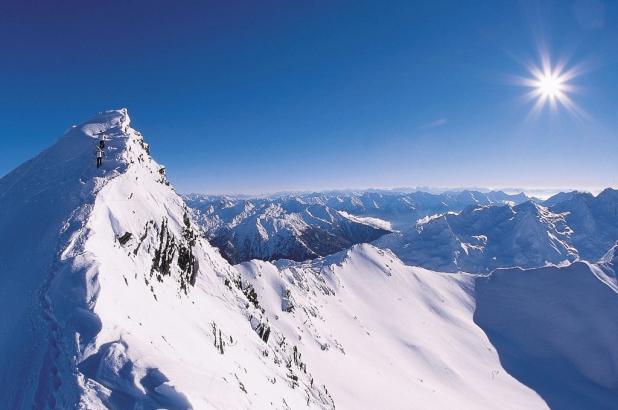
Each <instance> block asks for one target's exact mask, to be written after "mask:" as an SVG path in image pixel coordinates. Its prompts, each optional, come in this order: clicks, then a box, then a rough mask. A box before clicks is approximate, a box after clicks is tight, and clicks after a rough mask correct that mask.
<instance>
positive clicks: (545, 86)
mask: <svg viewBox="0 0 618 410" xmlns="http://www.w3.org/2000/svg"><path fill="white" fill-rule="evenodd" d="M563 85H564V80H563V79H562V78H560V77H559V76H557V75H555V74H552V73H545V74H543V75H542V76H541V77H540V78H538V84H537V88H538V91H539V93H540V94H541V95H542V96H543V97H545V98H559V97H560V95H561V94H562V90H563Z"/></svg>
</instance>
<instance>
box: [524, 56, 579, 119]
mask: <svg viewBox="0 0 618 410" xmlns="http://www.w3.org/2000/svg"><path fill="white" fill-rule="evenodd" d="M527 68H528V70H529V72H530V77H527V78H523V77H518V80H517V82H518V83H519V84H521V85H523V86H525V87H528V88H529V89H530V91H529V92H528V93H527V94H526V99H527V100H531V101H534V106H533V107H532V113H540V112H541V111H542V110H543V109H544V107H546V106H549V108H550V109H551V110H552V111H556V110H557V109H558V107H559V106H560V107H563V108H565V109H566V110H567V111H568V112H569V113H571V114H572V115H574V116H576V117H584V116H585V112H584V111H583V110H581V109H580V108H579V107H578V106H577V104H575V102H574V101H573V99H572V97H571V96H572V94H573V93H574V92H575V91H576V87H575V86H574V85H573V84H571V80H573V79H574V78H575V77H577V76H579V75H580V74H581V68H580V67H577V66H576V67H572V68H570V69H566V68H565V63H559V64H555V65H554V64H552V63H551V62H550V59H549V57H548V56H547V55H544V56H542V57H541V64H540V66H536V65H529V66H528V67H527Z"/></svg>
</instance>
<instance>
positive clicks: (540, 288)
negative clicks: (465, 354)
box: [474, 262, 618, 409]
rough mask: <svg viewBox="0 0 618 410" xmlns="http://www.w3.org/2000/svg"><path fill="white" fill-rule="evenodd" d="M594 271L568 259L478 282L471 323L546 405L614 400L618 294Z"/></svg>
mask: <svg viewBox="0 0 618 410" xmlns="http://www.w3.org/2000/svg"><path fill="white" fill-rule="evenodd" d="M598 273H599V267H597V266H594V265H590V264H588V263H584V262H575V263H573V264H572V265H570V266H566V267H562V268H557V267H545V268H539V269H531V270H521V269H510V270H497V271H495V272H493V273H492V275H490V276H489V277H487V278H484V279H479V281H478V284H477V289H476V297H477V309H476V312H475V315H474V320H475V322H476V323H478V324H479V326H481V327H482V328H483V329H484V330H485V331H486V333H487V334H488V336H489V339H490V340H491V342H492V344H493V345H494V346H495V347H496V349H497V350H498V353H499V354H500V361H501V363H502V365H503V366H504V368H505V369H506V370H507V371H508V372H509V373H511V374H512V375H513V376H514V377H516V378H517V379H518V380H520V381H521V382H522V383H525V384H526V385H528V386H530V387H531V388H533V389H534V390H535V391H536V392H537V393H539V394H540V395H541V396H542V397H543V399H545V400H546V402H547V404H548V405H549V406H550V407H552V408H556V409H615V408H616V403H618V347H617V346H618V345H617V344H616V341H617V340H618V322H617V321H616V317H618V297H617V296H618V295H617V294H616V289H615V287H612V286H608V284H606V283H604V281H603V277H602V276H599V275H598ZM599 279H601V280H599Z"/></svg>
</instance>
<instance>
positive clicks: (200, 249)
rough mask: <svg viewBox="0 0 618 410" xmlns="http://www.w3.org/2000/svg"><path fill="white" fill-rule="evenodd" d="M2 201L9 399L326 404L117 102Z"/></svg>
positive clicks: (99, 403)
mask: <svg viewBox="0 0 618 410" xmlns="http://www.w3.org/2000/svg"><path fill="white" fill-rule="evenodd" d="M100 139H103V140H104V141H105V157H104V158H103V165H102V167H101V168H100V169H97V167H96V166H95V151H96V147H97V145H98V144H99V140H100ZM0 208H1V209H2V210H3V212H2V214H0V247H1V248H2V253H1V254H0V255H1V258H2V259H1V260H0V266H1V267H2V273H3V274H2V276H1V277H0V301H1V303H2V309H1V310H0V311H1V313H0V316H1V317H0V352H1V353H0V385H1V386H2V388H1V389H0V401H1V402H2V403H4V404H5V405H6V406H7V407H8V408H16V409H17V408H33V407H34V408H38V409H44V408H74V407H79V408H86V409H93V408H122V409H126V408H143V409H149V408H168V409H187V408H212V407H216V408H266V407H273V408H287V407H293V408H299V407H301V406H303V407H304V406H310V407H316V408H332V407H333V406H334V404H333V401H332V399H331V398H330V396H329V395H328V393H327V391H326V388H325V387H324V386H323V385H322V384H320V383H319V382H318V381H317V378H316V380H315V382H314V380H313V376H312V375H311V368H310V367H307V364H306V363H303V362H302V361H301V360H298V355H299V354H300V351H299V349H298V348H297V347H296V346H295V345H294V344H293V341H288V340H286V339H285V338H283V337H282V336H280V335H279V334H278V332H277V331H276V330H275V329H273V328H271V327H270V325H269V324H268V323H267V321H266V320H265V319H263V309H260V308H259V307H258V306H257V305H254V304H253V303H250V301H249V299H248V298H247V296H246V295H250V291H249V289H247V288H246V287H245V288H243V286H242V282H241V280H240V278H239V276H238V273H237V272H236V271H235V270H234V269H233V268H232V267H231V266H230V265H229V264H228V263H227V262H226V261H225V260H224V259H223V258H222V257H221V256H220V255H219V253H218V251H216V250H215V249H214V248H212V247H211V246H210V244H209V243H208V242H206V241H205V240H204V239H202V238H201V235H199V231H198V230H197V228H196V227H195V225H194V223H193V221H192V219H191V216H190V215H189V212H188V210H187V208H186V206H185V205H184V202H183V201H182V199H181V198H180V197H179V196H178V195H177V194H176V193H175V192H174V190H173V188H171V187H170V184H169V182H168V181H167V179H166V177H165V170H164V168H163V167H162V166H160V165H159V164H157V163H156V162H155V161H154V160H153V159H152V158H151V157H150V154H149V147H148V145H147V144H146V143H145V141H144V139H143V137H142V136H141V134H140V133H139V132H137V131H135V130H134V129H132V128H131V126H130V119H129V115H128V113H127V110H126V109H121V110H112V111H105V112H103V113H100V114H99V115H97V116H95V117H94V118H92V119H91V120H90V121H87V122H85V123H84V124H82V125H80V126H75V127H72V128H71V129H70V130H69V131H68V132H67V133H66V135H64V136H63V137H62V138H60V140H59V141H58V142H57V143H56V144H55V145H53V146H52V147H50V148H48V149H47V150H45V151H43V152H42V153H41V154H40V155H38V156H37V157H35V158H34V159H32V160H30V161H28V162H26V163H25V164H23V165H22V166H20V167H19V168H17V169H16V170H14V171H13V172H11V173H10V174H8V175H7V176H5V177H4V178H2V179H1V180H0ZM293 358H294V360H293ZM286 363H293V364H291V365H290V366H286ZM214 391H216V392H217V394H212V392H214Z"/></svg>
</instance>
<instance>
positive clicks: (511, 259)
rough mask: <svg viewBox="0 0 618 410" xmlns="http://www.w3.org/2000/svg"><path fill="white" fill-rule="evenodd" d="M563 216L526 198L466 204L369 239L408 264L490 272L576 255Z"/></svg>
mask: <svg viewBox="0 0 618 410" xmlns="http://www.w3.org/2000/svg"><path fill="white" fill-rule="evenodd" d="M570 234H571V230H570V228H569V226H567V224H566V222H565V215H562V214H554V213H552V212H549V211H548V210H547V209H546V208H544V207H543V206H540V205H536V204H534V203H532V202H524V203H521V204H519V205H516V206H511V205H503V206H471V207H468V208H466V209H464V210H463V211H462V212H460V213H446V214H441V215H436V216H433V217H430V218H424V219H421V220H419V222H418V223H417V224H416V227H415V229H412V230H406V231H402V232H399V233H395V234H391V235H387V236H385V237H383V238H381V239H379V240H377V241H376V242H375V244H376V245H377V246H379V247H382V248H389V249H392V250H393V252H395V253H396V254H397V255H398V256H399V257H400V258H401V259H402V260H403V261H405V262H406V263H408V264H410V265H418V266H423V267H426V268H429V269H434V270H439V271H446V272H457V271H465V272H475V273H482V272H490V271H491V270H493V269H496V268H500V267H512V266H521V267H536V266H544V265H546V264H548V263H554V264H558V263H562V262H564V261H569V260H574V259H576V258H577V250H576V249H574V248H573V247H572V246H570V244H569V241H570V239H569V237H570Z"/></svg>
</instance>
